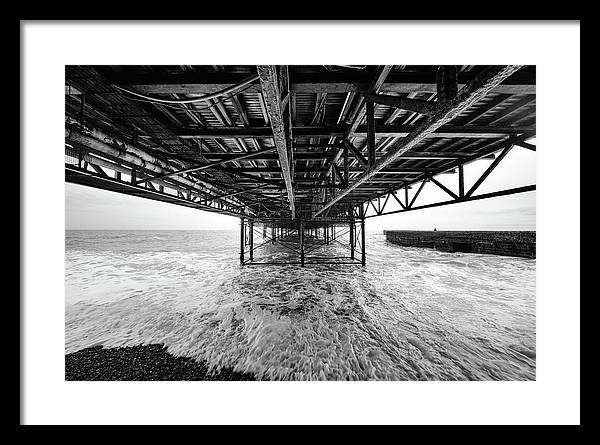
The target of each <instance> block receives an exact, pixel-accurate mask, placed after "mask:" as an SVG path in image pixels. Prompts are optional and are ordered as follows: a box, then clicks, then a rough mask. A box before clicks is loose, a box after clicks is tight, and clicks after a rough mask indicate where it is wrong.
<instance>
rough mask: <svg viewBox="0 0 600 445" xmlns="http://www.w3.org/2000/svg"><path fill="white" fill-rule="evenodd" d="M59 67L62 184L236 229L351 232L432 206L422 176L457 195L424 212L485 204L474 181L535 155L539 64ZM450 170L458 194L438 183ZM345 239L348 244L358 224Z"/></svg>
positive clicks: (514, 190)
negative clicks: (190, 212) (481, 168)
mask: <svg viewBox="0 0 600 445" xmlns="http://www.w3.org/2000/svg"><path fill="white" fill-rule="evenodd" d="M65 73H66V78H65V82H66V89H65V104H66V109H65V113H66V116H65V145H66V147H65V154H66V158H65V177H66V180H67V181H71V182H77V183H80V184H85V185H89V186H92V187H99V188H105V189H107V190H113V191H118V192H121V193H126V194H131V195H134V196H143V197H146V198H149V199H157V200H161V201H164V202H170V203H173V204H176V205H184V206H188V207H192V208H198V209H202V210H206V211H210V212H218V213H224V214H228V215H232V216H237V217H239V218H244V219H245V221H246V223H245V227H246V229H245V230H247V227H248V226H250V221H251V222H252V225H253V227H256V225H257V224H266V225H269V226H273V227H274V229H275V230H279V229H283V228H285V227H287V228H288V229H289V228H292V227H293V228H294V230H296V231H297V230H298V226H297V225H298V224H303V225H304V227H305V228H306V230H307V231H309V232H307V233H311V232H310V231H312V230H317V229H318V228H319V227H320V228H323V227H326V226H327V225H328V224H337V225H341V226H344V227H349V224H350V222H351V221H353V222H354V223H357V224H358V225H359V226H360V221H361V219H362V218H370V217H373V216H376V215H380V214H381V215H383V214H389V213H390V211H389V210H388V209H389V202H392V203H399V205H400V206H401V209H400V210H393V211H392V212H398V211H410V210H416V209H418V208H426V206H419V205H418V202H416V200H417V197H418V196H419V193H420V191H421V190H422V188H423V186H424V185H425V184H426V183H428V182H430V183H432V184H437V186H440V187H441V188H442V189H444V188H446V190H445V191H446V193H447V194H448V195H449V198H451V199H450V200H448V201H443V202H440V203H433V204H429V205H446V204H449V203H454V202H462V201H465V200H477V199H483V198H482V195H477V194H476V193H477V190H478V189H479V185H480V184H481V183H482V182H483V181H484V180H485V179H486V177H487V175H489V174H490V173H491V171H492V170H493V169H494V168H496V166H497V165H498V164H499V163H500V162H501V161H502V159H503V158H504V156H505V155H506V153H508V150H510V147H512V146H520V147H525V149H527V150H535V149H536V147H535V145H533V144H532V143H531V142H528V140H529V139H530V138H532V137H533V136H535V116H536V109H535V107H536V103H535V102H536V101H535V99H536V96H535V90H536V88H535V67H533V66H525V67H519V66H470V67H469V69H468V70H466V69H463V68H461V67H455V66H435V65H431V66H418V65H380V66H364V67H360V68H359V69H355V68H353V69H349V68H347V67H343V66H334V65H327V66H323V65H303V66H272V65H270V66H248V65H222V66H190V65H182V66H134V65H131V66H110V65H106V66H67V67H66V69H65ZM486 158H494V162H493V163H492V164H491V165H490V167H489V168H488V170H486V172H484V174H483V175H482V176H481V177H480V178H479V179H478V180H476V182H475V184H474V185H473V186H472V187H471V188H470V189H468V190H465V184H464V174H463V166H464V165H466V164H468V163H469V162H473V161H474V160H477V159H486ZM452 171H456V172H458V175H456V176H457V178H458V181H459V183H458V192H457V193H454V192H452V191H451V190H450V189H447V187H445V186H443V185H442V183H441V182H440V181H439V180H438V179H436V176H437V175H439V174H445V173H447V172H452ZM412 186H414V187H415V188H416V189H417V192H416V193H415V194H414V195H413V197H412V199H410V200H409V196H408V188H409V187H412ZM534 187H535V186H525V187H516V188H514V189H509V190H505V191H498V192H493V193H490V194H486V195H487V196H486V197H492V196H504V195H506V194H510V193H519V192H523V191H528V190H532V189H534ZM403 189H404V192H402V190H403ZM398 192H400V193H398ZM390 195H391V198H392V199H390ZM371 211H374V212H375V214H370V212H371ZM352 232H353V235H352V236H351V238H353V240H354V241H357V243H351V244H352V250H353V251H354V250H355V249H357V248H359V244H360V241H361V240H360V236H358V235H357V233H358V232H360V230H354V229H352ZM326 233H327V237H330V235H331V234H330V233H329V232H327V231H326ZM312 236H313V235H307V236H306V237H305V240H312ZM331 236H332V235H331ZM360 248H362V247H360ZM246 251H247V249H246ZM361 259H362V255H361ZM357 261H358V260H357ZM359 262H360V261H359Z"/></svg>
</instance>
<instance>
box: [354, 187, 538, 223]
mask: <svg viewBox="0 0 600 445" xmlns="http://www.w3.org/2000/svg"><path fill="white" fill-rule="evenodd" d="M535 189H536V187H535V185H526V186H523V187H515V188H510V189H506V190H500V191H497V192H491V193H483V194H481V195H477V196H469V197H465V198H462V199H452V200H449V201H441V202H434V203H432V204H424V205H421V206H416V207H412V205H411V206H409V207H407V208H406V209H401V210H393V211H391V212H386V213H382V214H381V215H371V216H366V217H365V218H372V217H373V216H385V215H392V214H394V213H402V212H410V211H411V210H421V209H429V208H431V207H440V206H445V205H449V204H458V203H461V202H468V201H477V200H479V199H487V198H496V197H498V196H507V195H514V194H517V193H525V192H533V191H535Z"/></svg>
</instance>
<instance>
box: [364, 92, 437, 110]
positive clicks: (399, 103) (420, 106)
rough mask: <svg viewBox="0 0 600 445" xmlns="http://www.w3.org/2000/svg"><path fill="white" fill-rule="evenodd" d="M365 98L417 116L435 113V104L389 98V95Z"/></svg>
mask: <svg viewBox="0 0 600 445" xmlns="http://www.w3.org/2000/svg"><path fill="white" fill-rule="evenodd" d="M367 98H368V99H370V100H371V101H373V102H375V103H378V104H382V105H387V106H390V107H395V108H400V109H402V110H408V111H414V112H415V113H419V114H430V113H432V112H433V111H435V108H436V106H437V104H436V103H435V102H429V101H426V100H420V99H410V98H408V97H400V96H390V95H389V94H369V95H368V96H367Z"/></svg>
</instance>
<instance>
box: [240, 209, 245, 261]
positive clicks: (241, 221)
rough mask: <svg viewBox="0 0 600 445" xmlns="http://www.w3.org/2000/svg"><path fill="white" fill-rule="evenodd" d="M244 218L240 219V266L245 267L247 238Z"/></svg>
mask: <svg viewBox="0 0 600 445" xmlns="http://www.w3.org/2000/svg"><path fill="white" fill-rule="evenodd" d="M244 232H245V227H244V218H240V265H241V266H243V265H244V241H245V240H244V238H245V233H244Z"/></svg>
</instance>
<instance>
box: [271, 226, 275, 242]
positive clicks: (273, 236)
mask: <svg viewBox="0 0 600 445" xmlns="http://www.w3.org/2000/svg"><path fill="white" fill-rule="evenodd" d="M271 244H275V226H271Z"/></svg>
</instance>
